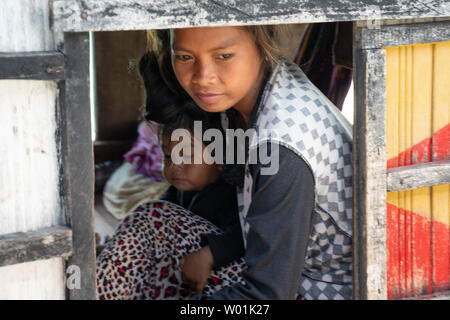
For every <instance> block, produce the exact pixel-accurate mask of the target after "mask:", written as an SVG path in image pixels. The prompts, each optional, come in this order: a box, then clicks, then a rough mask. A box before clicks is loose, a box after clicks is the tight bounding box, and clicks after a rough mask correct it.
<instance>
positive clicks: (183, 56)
mask: <svg viewBox="0 0 450 320" xmlns="http://www.w3.org/2000/svg"><path fill="white" fill-rule="evenodd" d="M175 59H176V60H179V61H188V60H190V59H192V57H191V56H190V55H188V54H176V55H175Z"/></svg>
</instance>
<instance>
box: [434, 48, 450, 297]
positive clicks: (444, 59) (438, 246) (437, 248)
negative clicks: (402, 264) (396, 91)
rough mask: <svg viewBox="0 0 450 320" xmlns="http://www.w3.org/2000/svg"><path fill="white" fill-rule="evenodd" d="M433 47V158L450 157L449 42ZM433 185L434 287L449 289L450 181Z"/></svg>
mask: <svg viewBox="0 0 450 320" xmlns="http://www.w3.org/2000/svg"><path fill="white" fill-rule="evenodd" d="M433 50H434V52H433V53H434V55H433V59H434V60H433V69H434V70H433V130H432V132H433V139H432V144H431V148H432V156H431V158H432V161H440V160H444V159H447V160H450V90H449V88H450V77H449V74H450V42H445V43H443V42H441V43H436V44H433ZM431 189H432V191H431V195H432V200H431V204H432V221H433V233H432V239H431V240H432V268H433V269H432V274H433V277H432V282H433V290H434V291H439V290H450V184H447V185H440V186H434V187H432V188H431ZM449 294H450V293H449Z"/></svg>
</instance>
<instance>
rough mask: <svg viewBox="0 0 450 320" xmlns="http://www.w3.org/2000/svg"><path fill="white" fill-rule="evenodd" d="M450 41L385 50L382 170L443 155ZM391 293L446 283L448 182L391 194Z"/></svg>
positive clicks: (449, 102) (448, 145)
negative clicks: (384, 145) (384, 137)
mask: <svg viewBox="0 0 450 320" xmlns="http://www.w3.org/2000/svg"><path fill="white" fill-rule="evenodd" d="M449 128H450V42H443V43H433V44H431V43H430V44H418V45H410V46H401V47H391V48H386V158H387V160H388V164H387V165H388V167H390V168H391V167H398V166H404V165H410V164H414V163H423V162H428V161H433V160H440V159H448V158H449V152H450V139H449V138H448V135H449V133H448V131H449ZM387 202H388V203H389V204H390V205H388V228H387V232H388V252H389V254H388V255H389V259H388V276H389V277H388V293H389V294H390V298H393V297H394V298H398V297H406V296H411V295H414V294H416V295H420V294H425V293H429V292H432V291H434V290H444V289H445V290H447V289H449V288H450V231H449V226H450V185H445V186H436V187H432V188H421V189H416V190H412V191H401V192H390V193H388V195H387Z"/></svg>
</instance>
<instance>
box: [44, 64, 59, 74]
mask: <svg viewBox="0 0 450 320" xmlns="http://www.w3.org/2000/svg"><path fill="white" fill-rule="evenodd" d="M62 70H63V67H62V66H59V67H53V68H50V67H48V68H46V69H45V72H47V73H56V72H60V71H62Z"/></svg>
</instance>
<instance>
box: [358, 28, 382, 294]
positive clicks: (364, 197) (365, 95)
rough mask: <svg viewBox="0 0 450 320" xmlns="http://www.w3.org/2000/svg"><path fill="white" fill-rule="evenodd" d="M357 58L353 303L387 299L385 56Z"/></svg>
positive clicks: (370, 53) (379, 52)
mask: <svg viewBox="0 0 450 320" xmlns="http://www.w3.org/2000/svg"><path fill="white" fill-rule="evenodd" d="M355 32H359V31H358V29H355ZM354 57H355V70H356V74H355V79H354V81H355V97H356V108H355V124H354V142H353V150H354V153H353V168H354V180H353V181H354V184H353V185H354V186H355V188H354V189H353V196H354V199H353V209H354V212H353V298H354V299H369V300H372V299H386V298H387V286H386V261H387V258H386V255H387V253H386V180H385V179H386V150H385V148H386V146H385V52H384V50H359V49H357V50H355V54H354Z"/></svg>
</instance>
